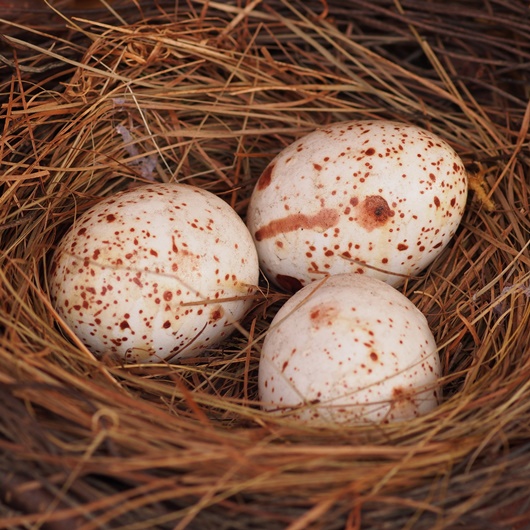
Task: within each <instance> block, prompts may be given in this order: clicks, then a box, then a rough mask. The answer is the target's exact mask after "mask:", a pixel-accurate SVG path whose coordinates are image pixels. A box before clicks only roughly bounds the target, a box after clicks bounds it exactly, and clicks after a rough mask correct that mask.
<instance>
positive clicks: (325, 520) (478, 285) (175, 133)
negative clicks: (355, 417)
mask: <svg viewBox="0 0 530 530" xmlns="http://www.w3.org/2000/svg"><path fill="white" fill-rule="evenodd" d="M335 4H336V5H335ZM342 4H343V3H342V2H336V3H334V2H329V4H327V3H326V2H324V1H320V2H318V1H308V2H304V3H303V4H301V3H298V2H296V1H293V0H275V1H270V2H258V1H255V2H248V4H247V3H245V5H243V3H242V2H239V3H235V2H234V3H230V2H218V3H216V2H205V1H201V0H189V1H188V2H176V3H174V2H160V3H155V2H145V3H141V5H140V3H138V2H134V1H132V0H131V1H128V2H126V1H125V2H115V3H113V4H112V6H111V5H109V6H108V7H107V8H101V9H99V10H94V11H89V12H83V11H68V6H66V7H65V10H64V13H65V17H67V18H68V17H69V18H70V20H69V21H68V22H67V21H66V20H63V19H61V18H60V17H59V16H56V17H55V18H51V17H49V18H48V19H47V20H46V22H42V19H39V20H37V19H36V18H35V17H37V16H40V15H36V16H35V17H34V19H32V18H31V16H29V15H28V16H27V20H26V19H24V22H23V23H22V22H17V23H14V22H13V20H12V21H11V22H7V21H4V23H3V29H4V33H7V34H9V35H11V37H10V38H7V37H6V38H4V39H3V45H2V49H1V50H0V53H1V54H2V57H3V60H2V64H3V66H2V65H0V68H1V69H0V74H1V75H0V79H1V80H2V81H0V100H1V103H2V108H1V114H2V118H3V126H2V127H3V129H2V133H1V135H2V136H1V141H0V159H1V175H0V187H1V188H0V189H1V190H2V193H1V195H0V262H1V267H0V303H1V310H0V393H1V398H0V404H1V405H0V407H1V414H0V449H1V453H0V490H1V493H2V497H1V499H0V500H1V503H0V514H1V515H2V516H3V517H2V518H1V519H0V528H9V529H11V528H27V529H36V528H49V529H52V530H61V529H63V528H68V529H71V528H78V529H83V530H89V529H97V528H98V529H99V528H101V529H111V528H112V529H115V528H127V529H129V530H140V529H147V528H156V529H166V528H175V529H184V528H190V529H201V530H202V529H204V530H208V529H214V528H215V529H234V530H235V529H239V528H241V529H245V530H246V529H252V528H256V529H258V528H259V529H263V530H265V529H271V530H272V529H280V528H282V529H283V528H285V529H288V530H302V529H325V530H333V529H348V530H353V529H363V530H364V529H381V530H384V529H387V528H388V529H392V530H394V529H396V528H400V529H411V530H412V529H414V530H421V529H429V530H432V529H450V528H455V529H456V528H466V529H476V530H479V529H480V530H484V529H498V530H500V529H510V528H513V529H524V528H528V525H529V524H530V506H529V504H528V497H529V494H530V427H529V425H530V343H529V339H528V334H529V331H530V272H529V271H530V250H529V245H530V220H529V217H530V216H529V212H530V184H529V177H528V175H529V172H530V157H529V155H528V148H529V140H530V136H529V132H528V127H529V121H530V110H529V109H530V106H529V105H528V101H529V100H530V97H529V96H530V94H529V91H530V88H529V87H530V83H529V81H530V79H529V77H530V76H529V74H528V61H529V59H530V43H529V42H528V38H527V36H528V34H529V33H530V21H529V18H528V7H527V5H526V3H525V2H522V1H514V2H510V3H508V2H503V1H501V0H474V1H469V2H467V1H466V2H454V3H449V4H446V3H444V4H443V7H442V4H441V3H437V2H419V1H414V0H409V1H405V0H403V1H399V0H395V1H387V0H376V1H371V2H364V1H362V0H351V2H350V4H351V8H349V9H346V8H343V7H340V5H342ZM8 15H9V13H6V14H5V16H4V18H9V17H8ZM11 18H12V17H11ZM17 20H18V19H17ZM67 26H68V27H67ZM365 117H370V118H378V117H380V118H393V119H399V120H402V121H406V122H410V123H415V124H418V125H420V126H423V127H426V128H428V129H430V130H432V131H433V132H435V133H437V134H439V135H440V136H442V137H443V138H445V139H446V140H447V141H448V142H450V143H451V144H452V145H453V146H454V147H455V149H456V150H457V151H458V152H459V153H460V154H461V156H462V157H463V159H464V160H465V162H466V163H467V164H469V168H470V172H472V173H473V174H474V175H475V176H476V177H475V179H474V181H473V182H474V185H473V189H474V190H475V191H474V192H473V193H472V197H471V199H472V200H470V202H469V204H468V208H467V210H466V214H465V217H464V220H463V222H462V226H461V228H460V230H459V231H458V233H457V235H456V236H455V238H454V240H453V242H452V243H451V245H450V246H449V248H447V250H446V251H445V253H444V254H443V256H442V257H441V258H440V259H438V260H437V261H436V262H435V263H434V264H433V265H432V266H431V267H429V269H428V270H427V271H426V272H425V273H424V274H423V275H422V276H421V278H418V279H415V280H411V281H409V282H408V283H407V284H406V286H405V287H404V288H403V291H404V292H405V294H407V295H408V296H409V297H410V298H411V300H412V301H413V302H414V303H416V305H417V306H418V307H419V308H420V309H421V310H422V311H423V312H424V313H425V314H426V316H427V318H428V320H429V324H430V326H431V328H432V330H433V332H434V334H435V337H436V339H437V342H438V344H439V346H440V353H441V358H442V362H443V366H444V374H445V376H444V402H443V404H442V405H441V406H440V407H439V408H438V409H437V410H436V411H435V412H434V413H432V414H430V415H429V416H426V417H424V418H421V419H418V420H415V421H410V422H406V423H403V424H399V425H388V426H379V427H376V426H363V427H352V428H340V429H331V428H330V429H326V430H316V429H311V428H308V427H300V426H296V425H292V424H290V423H289V422H288V421H286V420H282V419H279V418H272V417H270V416H268V415H267V414H265V413H263V412H260V411H259V409H258V408H257V407H256V397H257V396H256V375H257V372H256V370H257V361H258V358H259V345H260V342H261V340H262V338H263V335H264V333H265V332H266V330H267V328H268V325H269V324H270V321H271V319H272V317H273V315H274V312H275V310H276V309H277V308H278V307H279V304H281V303H282V301H283V300H284V299H285V295H283V294H281V293H279V292H275V291H274V290H270V289H267V288H266V286H265V285H264V286H263V287H264V294H263V296H262V297H261V298H260V299H259V300H257V301H256V304H255V307H254V309H253V310H252V311H251V313H250V314H249V316H248V318H247V319H246V321H245V322H243V329H242V330H241V331H240V332H238V333H236V334H235V335H234V336H233V337H232V338H231V340H230V341H228V342H227V343H224V344H223V345H221V347H220V348H219V349H218V350H215V351H210V352H208V355H207V356H205V357H204V358H201V359H192V360H189V361H186V362H183V363H182V364H180V365H174V366H165V365H150V366H125V367H124V366H116V365H113V364H112V363H110V362H106V361H105V360H103V361H99V360H96V359H94V358H93V357H92V355H91V354H90V353H89V352H88V351H87V350H86V348H84V347H83V346H82V345H81V344H79V343H78V341H76V339H75V337H73V336H72V335H71V334H70V333H69V332H68V330H66V329H64V328H63V327H61V326H60V325H59V324H58V321H57V319H56V315H55V314H54V311H53V309H52V307H51V306H50V303H49V301H48V296H47V281H46V270H47V264H48V262H49V259H50V256H51V254H52V252H53V249H54V245H55V244H56V242H57V241H58V238H60V236H61V234H63V233H64V231H65V230H66V229H67V228H68V226H69V225H70V224H71V222H72V220H73V218H74V217H75V216H77V215H79V214H80V213H82V212H83V211H85V210H86V209H87V208H89V207H90V206H91V205H92V204H93V203H94V202H95V201H97V200H98V199H99V198H100V197H101V196H104V195H108V194H110V193H112V192H114V191H116V190H118V189H122V188H124V187H127V186H129V185H131V184H132V183H135V182H136V183H137V182H146V181H151V180H156V181H168V180H178V181H182V182H188V183H192V184H195V185H197V186H201V187H204V188H207V189H209V190H211V191H213V192H215V193H217V194H219V195H221V196H222V197H224V198H225V199H226V200H227V201H228V202H229V203H230V204H231V205H232V206H233V207H234V208H235V209H236V210H237V211H238V212H239V213H240V214H241V215H242V216H244V214H245V210H246V206H247V202H248V198H249V196H250V193H251V191H252V188H253V185H254V183H255V181H256V179H257V177H258V176H259V174H260V173H261V171H262V169H263V168H264V167H265V166H266V165H267V163H268V162H269V161H270V159H271V158H272V157H273V156H274V155H275V154H276V153H277V152H278V151H279V150H281V149H282V148H283V147H284V146H285V145H287V144H289V143H290V142H291V141H293V140H294V139H295V138H297V137H299V136H300V135H302V134H303V133H305V132H307V131H310V130H312V129H313V128H315V126H317V125H319V124H322V123H328V122H331V121H335V120H340V119H347V118H365Z"/></svg>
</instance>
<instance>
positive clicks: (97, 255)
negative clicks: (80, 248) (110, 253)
mask: <svg viewBox="0 0 530 530" xmlns="http://www.w3.org/2000/svg"><path fill="white" fill-rule="evenodd" d="M100 254H101V251H100V250H99V249H96V250H94V253H93V254H92V259H93V260H94V261H95V260H97V259H98V257H99V255H100Z"/></svg>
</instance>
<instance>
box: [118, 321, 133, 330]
mask: <svg viewBox="0 0 530 530" xmlns="http://www.w3.org/2000/svg"><path fill="white" fill-rule="evenodd" d="M130 327H131V326H129V322H127V320H124V321H122V322H121V324H120V329H127V328H130Z"/></svg>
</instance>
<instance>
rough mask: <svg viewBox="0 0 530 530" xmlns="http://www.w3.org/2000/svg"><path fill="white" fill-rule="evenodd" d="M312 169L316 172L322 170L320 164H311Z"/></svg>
mask: <svg viewBox="0 0 530 530" xmlns="http://www.w3.org/2000/svg"><path fill="white" fill-rule="evenodd" d="M313 167H314V168H315V169H316V170H317V171H320V170H321V169H322V166H321V165H320V164H316V163H315V162H313Z"/></svg>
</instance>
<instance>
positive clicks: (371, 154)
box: [366, 147, 375, 156]
mask: <svg viewBox="0 0 530 530" xmlns="http://www.w3.org/2000/svg"><path fill="white" fill-rule="evenodd" d="M366 154H367V155H368V156H373V155H375V149H374V148H373V147H370V149H367V150H366Z"/></svg>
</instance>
